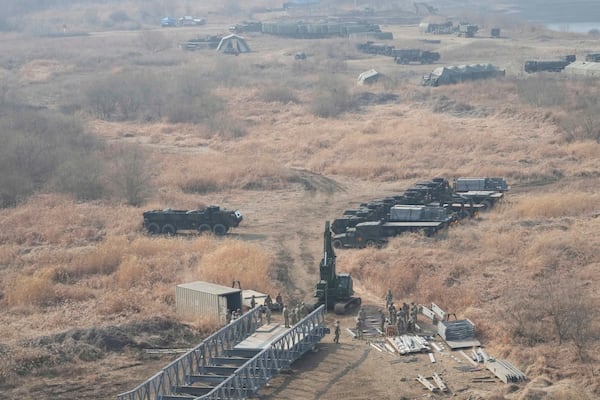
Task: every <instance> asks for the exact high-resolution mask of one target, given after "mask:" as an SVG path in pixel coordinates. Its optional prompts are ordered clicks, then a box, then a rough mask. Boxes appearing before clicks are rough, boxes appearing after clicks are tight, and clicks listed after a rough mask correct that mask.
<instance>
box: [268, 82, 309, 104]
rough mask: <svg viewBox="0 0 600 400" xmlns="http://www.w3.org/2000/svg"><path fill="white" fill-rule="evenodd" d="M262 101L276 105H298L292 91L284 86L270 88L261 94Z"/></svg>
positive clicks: (297, 100)
mask: <svg viewBox="0 0 600 400" xmlns="http://www.w3.org/2000/svg"><path fill="white" fill-rule="evenodd" d="M261 96H262V98H263V100H264V101H269V102H278V103H283V104H287V103H299V102H300V100H299V99H298V97H297V96H296V94H295V93H294V91H293V90H291V89H290V88H288V87H286V86H270V87H268V88H266V89H264V90H263V91H262V92H261Z"/></svg>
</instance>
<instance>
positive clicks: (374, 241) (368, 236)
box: [332, 221, 388, 249]
mask: <svg viewBox="0 0 600 400" xmlns="http://www.w3.org/2000/svg"><path fill="white" fill-rule="evenodd" d="M332 240H333V242H332V245H333V247H334V248H336V249H343V248H351V249H362V248H365V247H377V248H381V247H383V246H385V245H386V244H387V243H388V240H387V238H386V236H385V234H384V233H383V231H382V229H381V222H380V221H367V222H360V223H358V224H356V225H354V226H353V227H351V228H347V229H346V232H344V233H338V234H334V235H333V237H332Z"/></svg>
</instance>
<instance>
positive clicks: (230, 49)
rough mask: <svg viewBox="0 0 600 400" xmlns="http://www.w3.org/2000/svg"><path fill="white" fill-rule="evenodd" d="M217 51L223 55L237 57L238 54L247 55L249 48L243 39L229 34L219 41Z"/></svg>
mask: <svg viewBox="0 0 600 400" xmlns="http://www.w3.org/2000/svg"><path fill="white" fill-rule="evenodd" d="M217 50H218V51H222V52H223V53H227V54H236V55H237V54H240V53H249V52H250V47H249V46H248V44H247V43H246V40H245V39H244V38H243V37H241V36H238V35H235V34H231V35H227V36H225V37H223V38H222V39H221V41H220V42H219V45H218V46H217Z"/></svg>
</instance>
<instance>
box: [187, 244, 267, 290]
mask: <svg viewBox="0 0 600 400" xmlns="http://www.w3.org/2000/svg"><path fill="white" fill-rule="evenodd" d="M272 264H273V257H272V255H271V254H269V253H267V252H266V251H265V250H263V249H261V248H260V247H258V246H256V245H254V244H251V243H246V242H242V241H233V240H232V241H228V243H227V245H222V246H219V247H218V248H217V249H215V250H214V251H213V252H211V253H209V254H206V255H205V256H204V257H203V258H202V260H201V261H200V263H199V264H198V267H197V271H198V272H197V274H198V278H199V279H201V280H206V281H209V282H215V283H218V284H221V285H225V286H229V285H230V284H231V281H232V280H239V281H240V282H241V284H242V287H251V288H254V289H256V290H259V291H262V292H264V293H272V292H273V291H274V290H275V288H274V287H273V283H272V280H271V279H269V278H268V277H269V274H270V270H271V266H272Z"/></svg>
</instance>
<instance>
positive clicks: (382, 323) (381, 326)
mask: <svg viewBox="0 0 600 400" xmlns="http://www.w3.org/2000/svg"><path fill="white" fill-rule="evenodd" d="M379 329H380V330H381V333H382V334H383V335H385V330H384V329H385V313H384V312H383V310H379Z"/></svg>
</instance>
